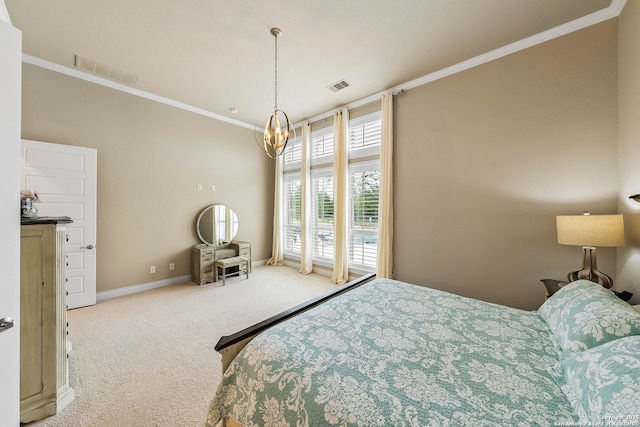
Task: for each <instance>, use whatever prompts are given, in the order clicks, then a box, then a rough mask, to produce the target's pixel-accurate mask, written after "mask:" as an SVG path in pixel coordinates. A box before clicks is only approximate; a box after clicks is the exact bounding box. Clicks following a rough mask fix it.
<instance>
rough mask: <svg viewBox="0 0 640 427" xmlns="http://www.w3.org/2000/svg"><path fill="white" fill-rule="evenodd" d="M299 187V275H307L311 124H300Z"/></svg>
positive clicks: (309, 261) (309, 266)
mask: <svg viewBox="0 0 640 427" xmlns="http://www.w3.org/2000/svg"><path fill="white" fill-rule="evenodd" d="M300 186H301V187H302V196H301V200H300V204H301V212H300V244H301V248H300V273H302V274H309V273H311V272H312V271H313V261H312V259H311V258H312V256H313V248H312V245H313V236H312V235H311V215H312V213H311V207H312V206H313V205H312V204H311V124H310V123H309V122H308V121H306V120H305V121H304V122H303V123H302V162H301V165H300Z"/></svg>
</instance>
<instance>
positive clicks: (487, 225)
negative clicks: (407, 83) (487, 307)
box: [394, 20, 640, 309]
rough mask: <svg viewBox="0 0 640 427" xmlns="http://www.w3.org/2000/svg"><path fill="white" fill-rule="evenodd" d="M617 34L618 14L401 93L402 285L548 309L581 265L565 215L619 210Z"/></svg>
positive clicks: (609, 262)
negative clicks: (547, 300)
mask: <svg viewBox="0 0 640 427" xmlns="http://www.w3.org/2000/svg"><path fill="white" fill-rule="evenodd" d="M616 38H617V20H610V21H607V22H604V23H601V24H598V25H596V26H593V27H590V28H587V29H584V30H581V31H578V32H576V33H572V34H570V35H567V36H565V37H562V38H559V39H556V40H553V41H550V42H547V43H544V44H542V45H539V46H536V47H533V48H530V49H527V50H524V51H521V52H519V53H515V54H513V55H509V56H507V57H505V58H502V59H499V60H495V61H492V62H490V63H487V64H485V65H481V66H479V67H476V68H473V69H471V70H468V71H465V72H462V73H458V74H456V75H453V76H451V77H448V78H444V79H441V80H438V81H435V82H433V83H430V84H427V85H423V86H421V87H418V88H415V89H413V90H410V91H407V92H406V93H404V94H400V95H398V96H397V97H396V100H395V133H396V135H395V166H394V167H395V189H396V193H395V208H394V209H395V212H394V215H395V228H394V236H395V238H394V247H395V271H396V277H397V278H398V279H400V280H404V281H408V282H413V283H418V284H424V285H428V286H431V287H436V288H440V289H445V290H448V291H451V292H455V293H459V294H463V295H467V296H471V297H476V298H481V299H484V300H489V301H493V302H497V303H503V304H507V305H511V306H514V307H519V308H525V309H535V308H537V307H538V306H539V305H540V304H541V303H542V302H543V287H542V284H541V283H540V281H539V280H540V279H543V278H556V279H564V278H565V277H566V274H567V273H568V272H569V271H571V270H577V269H578V268H579V267H580V266H581V259H582V253H581V249H580V248H579V247H572V246H562V245H558V244H557V243H556V229H555V216H556V215H558V214H579V213H580V212H582V211H584V210H590V211H591V212H592V213H594V214H604V213H615V212H616V210H617V206H616V199H617V194H618V176H617V162H618V154H617V126H616V122H617V55H616ZM637 75H638V74H637V73H636V76H637ZM639 169H640V168H636V170H639ZM638 173H640V172H638ZM634 191H636V192H640V184H638V187H637V188H636V189H635V190H634ZM639 207H640V205H639ZM598 255H599V257H598V260H599V267H600V270H602V271H604V272H606V273H608V274H610V275H612V276H615V249H613V248H600V249H598Z"/></svg>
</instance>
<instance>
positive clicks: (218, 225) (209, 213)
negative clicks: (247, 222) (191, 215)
mask: <svg viewBox="0 0 640 427" xmlns="http://www.w3.org/2000/svg"><path fill="white" fill-rule="evenodd" d="M196 231H197V232H198V237H199V238H200V240H201V241H202V243H206V244H207V245H212V246H213V245H222V244H224V243H229V242H231V241H232V240H233V238H234V237H235V236H236V233H237V232H238V217H237V216H236V213H235V212H234V211H233V210H232V209H231V208H230V207H228V206H225V205H211V206H207V207H206V208H204V210H203V211H202V212H200V215H199V216H198V221H197V222H196Z"/></svg>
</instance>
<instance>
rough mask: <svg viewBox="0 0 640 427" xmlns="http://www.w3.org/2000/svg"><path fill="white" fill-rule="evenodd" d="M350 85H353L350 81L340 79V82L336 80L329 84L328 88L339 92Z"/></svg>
mask: <svg viewBox="0 0 640 427" xmlns="http://www.w3.org/2000/svg"><path fill="white" fill-rule="evenodd" d="M349 86H351V85H350V84H349V82H348V81H346V80H340V81H339V82H335V83H334V84H332V85H329V86H327V89H329V90H330V91H331V92H338V91H340V90H342V89H345V88H348V87H349Z"/></svg>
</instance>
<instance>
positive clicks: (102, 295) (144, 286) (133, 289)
mask: <svg viewBox="0 0 640 427" xmlns="http://www.w3.org/2000/svg"><path fill="white" fill-rule="evenodd" d="M189 280H191V275H190V274H186V275H184V276H176V277H171V278H169V279H162V280H156V281H155V282H148V283H141V284H139V285H131V286H125V287H123V288H118V289H113V290H110V291H103V292H98V293H97V294H96V302H100V301H104V300H108V299H111V298H118V297H123V296H125V295H132V294H137V293H139V292H144V291H148V290H151V289H156V288H162V287H163V286H169V285H175V284H177V283H184V282H188V281H189Z"/></svg>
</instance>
